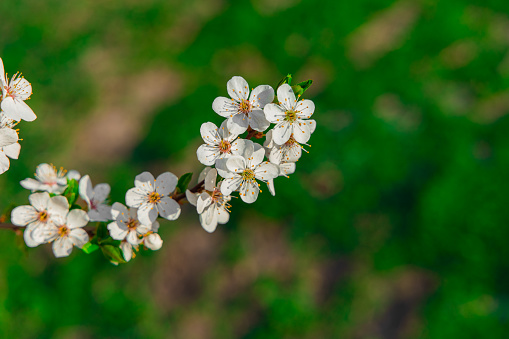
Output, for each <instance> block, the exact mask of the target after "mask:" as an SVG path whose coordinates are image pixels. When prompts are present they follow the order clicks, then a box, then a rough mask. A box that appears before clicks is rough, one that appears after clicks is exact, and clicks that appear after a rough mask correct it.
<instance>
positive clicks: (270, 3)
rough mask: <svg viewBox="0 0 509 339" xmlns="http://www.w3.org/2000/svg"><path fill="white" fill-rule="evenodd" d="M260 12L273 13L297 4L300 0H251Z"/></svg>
mask: <svg viewBox="0 0 509 339" xmlns="http://www.w3.org/2000/svg"><path fill="white" fill-rule="evenodd" d="M251 2H252V3H253V7H254V8H255V9H256V11H258V13H260V14H263V15H272V14H275V13H277V12H280V11H284V10H285V9H288V8H290V7H293V6H295V5H297V4H298V3H299V2H300V0H251Z"/></svg>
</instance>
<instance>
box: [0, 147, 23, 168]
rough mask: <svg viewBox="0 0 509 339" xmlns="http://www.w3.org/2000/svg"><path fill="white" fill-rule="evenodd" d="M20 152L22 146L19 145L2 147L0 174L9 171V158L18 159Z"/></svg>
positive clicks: (0, 152) (0, 149)
mask: <svg viewBox="0 0 509 339" xmlns="http://www.w3.org/2000/svg"><path fill="white" fill-rule="evenodd" d="M20 150H21V145H20V144H18V143H14V144H11V145H9V146H4V147H0V174H2V173H4V172H6V171H7V170H8V169H9V167H10V165H11V163H10V161H9V158H11V159H18V156H19V151H20Z"/></svg>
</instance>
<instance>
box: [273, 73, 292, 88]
mask: <svg viewBox="0 0 509 339" xmlns="http://www.w3.org/2000/svg"><path fill="white" fill-rule="evenodd" d="M284 84H288V85H291V84H292V75H291V74H287V75H286V76H285V77H284V78H283V79H281V81H280V82H279V83H278V84H277V87H276V89H278V88H279V86H281V85H284Z"/></svg>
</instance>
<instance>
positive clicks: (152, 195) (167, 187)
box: [125, 172, 180, 225]
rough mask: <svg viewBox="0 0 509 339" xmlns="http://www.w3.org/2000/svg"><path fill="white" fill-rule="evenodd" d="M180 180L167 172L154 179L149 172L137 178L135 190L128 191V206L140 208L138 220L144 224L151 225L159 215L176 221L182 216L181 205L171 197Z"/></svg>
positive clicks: (126, 198) (126, 197) (126, 199)
mask: <svg viewBox="0 0 509 339" xmlns="http://www.w3.org/2000/svg"><path fill="white" fill-rule="evenodd" d="M177 183H178V178H177V176H175V174H173V173H170V172H166V173H163V174H161V175H160V176H158V177H157V180H156V179H154V176H153V175H152V174H150V173H149V172H143V173H141V174H139V175H137V176H136V178H135V180H134V185H135V187H134V188H131V189H130V190H129V191H127V193H126V196H125V201H126V204H127V206H129V207H136V208H138V219H139V220H140V221H141V222H142V223H143V224H146V225H147V224H151V223H153V222H154V221H156V219H157V215H158V214H159V215H160V216H161V217H163V218H165V219H168V220H176V219H177V218H178V217H179V216H180V205H179V204H178V203H177V202H176V201H175V200H173V199H172V198H171V197H170V196H169V195H170V194H171V192H173V191H174V190H175V188H176V187H177Z"/></svg>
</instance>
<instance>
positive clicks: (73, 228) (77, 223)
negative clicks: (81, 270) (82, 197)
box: [32, 196, 89, 258]
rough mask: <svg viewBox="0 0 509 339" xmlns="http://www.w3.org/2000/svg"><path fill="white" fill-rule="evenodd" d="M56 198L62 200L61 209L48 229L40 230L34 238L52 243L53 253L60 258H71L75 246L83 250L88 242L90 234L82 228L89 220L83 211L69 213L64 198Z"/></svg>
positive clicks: (56, 212)
mask: <svg viewBox="0 0 509 339" xmlns="http://www.w3.org/2000/svg"><path fill="white" fill-rule="evenodd" d="M55 198H62V199H60V201H59V203H60V204H61V205H60V206H59V209H58V210H57V211H55V212H54V213H53V216H52V219H51V222H49V223H48V224H47V225H46V227H40V228H38V229H37V231H34V232H33V233H32V236H33V238H34V239H36V240H38V241H41V240H42V241H44V242H52V243H53V253H54V254H55V257H57V258H60V257H67V256H69V255H70V254H71V252H72V248H73V246H77V247H79V248H82V247H83V245H85V244H86V243H87V242H88V240H89V237H88V234H87V232H86V231H85V230H84V229H83V228H82V227H84V226H86V225H87V223H88V221H89V219H88V215H87V212H85V211H83V210H80V209H73V210H70V211H69V203H68V202H67V199H65V198H64V197H61V196H60V197H55ZM64 200H65V203H64Z"/></svg>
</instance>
